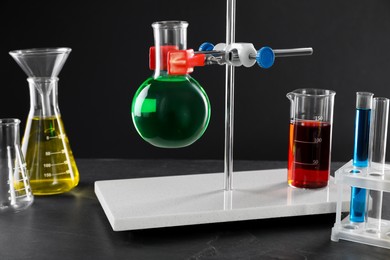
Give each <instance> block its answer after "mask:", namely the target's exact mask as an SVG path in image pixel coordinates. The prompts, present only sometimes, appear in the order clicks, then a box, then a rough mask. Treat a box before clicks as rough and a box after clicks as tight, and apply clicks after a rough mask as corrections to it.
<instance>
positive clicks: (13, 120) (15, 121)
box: [0, 118, 20, 126]
mask: <svg viewBox="0 0 390 260" xmlns="http://www.w3.org/2000/svg"><path fill="white" fill-rule="evenodd" d="M19 124H20V120H19V119H17V118H1V119H0V125H1V126H10V125H19Z"/></svg>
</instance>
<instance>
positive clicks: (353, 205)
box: [349, 92, 374, 223]
mask: <svg viewBox="0 0 390 260" xmlns="http://www.w3.org/2000/svg"><path fill="white" fill-rule="evenodd" d="M373 96H374V94H372V93H369V92H356V118H355V139H354V152H353V160H352V165H353V166H355V167H363V168H365V167H368V151H369V149H368V148H369V138H370V123H371V120H370V119H371V109H372V99H373V98H372V97H373ZM366 201H367V190H366V189H364V188H359V187H351V202H350V212H349V219H350V221H351V222H356V223H361V222H364V221H365V215H366Z"/></svg>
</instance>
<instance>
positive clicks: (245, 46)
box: [226, 43, 257, 67]
mask: <svg viewBox="0 0 390 260" xmlns="http://www.w3.org/2000/svg"><path fill="white" fill-rule="evenodd" d="M226 52H230V53H232V54H233V55H232V58H231V59H230V63H231V65H233V66H236V67H239V66H241V65H244V67H252V66H253V65H254V64H255V63H256V60H255V59H252V58H251V56H253V55H254V56H256V54H257V51H256V49H255V47H254V46H253V44H252V43H232V44H230V45H228V46H227V47H226ZM236 55H238V57H236Z"/></svg>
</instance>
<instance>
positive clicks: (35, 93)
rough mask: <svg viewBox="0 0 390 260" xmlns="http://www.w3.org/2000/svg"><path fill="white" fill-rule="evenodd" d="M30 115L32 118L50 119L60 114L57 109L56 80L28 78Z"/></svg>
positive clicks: (55, 78)
mask: <svg viewBox="0 0 390 260" xmlns="http://www.w3.org/2000/svg"><path fill="white" fill-rule="evenodd" d="M27 81H28V83H29V87H30V115H29V116H32V117H43V118H45V117H51V116H55V115H58V114H59V113H60V111H59V107H58V78H57V77H30V78H28V79H27Z"/></svg>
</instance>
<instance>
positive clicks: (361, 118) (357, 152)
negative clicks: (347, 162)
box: [353, 109, 371, 167]
mask: <svg viewBox="0 0 390 260" xmlns="http://www.w3.org/2000/svg"><path fill="white" fill-rule="evenodd" d="M370 118H371V109H356V120H355V142H354V151H353V166H356V167H368V142H369V138H370Z"/></svg>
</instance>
